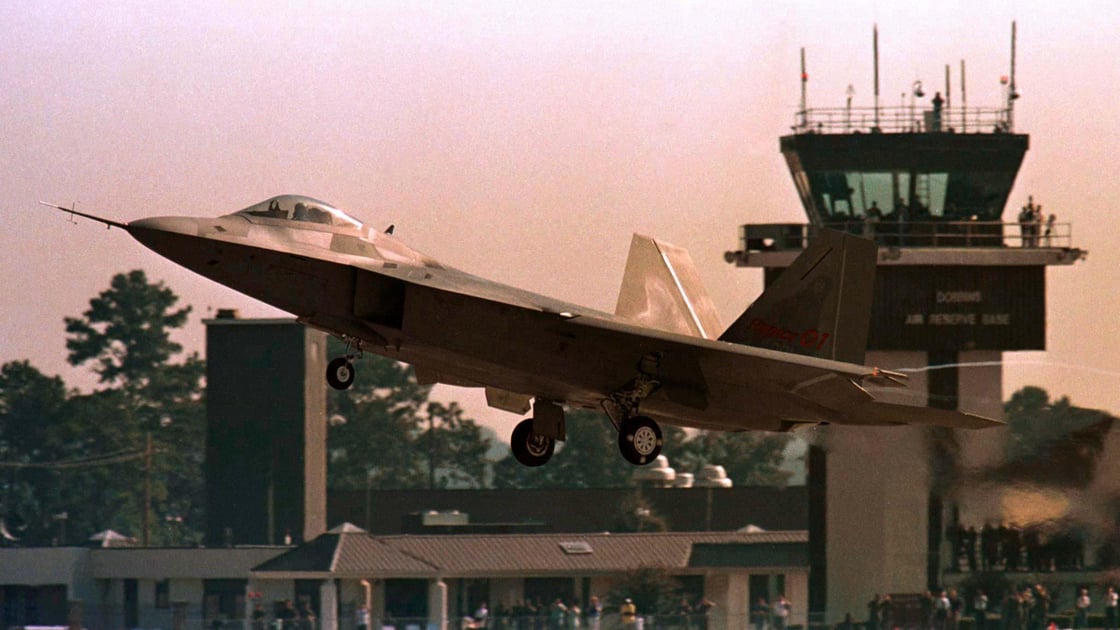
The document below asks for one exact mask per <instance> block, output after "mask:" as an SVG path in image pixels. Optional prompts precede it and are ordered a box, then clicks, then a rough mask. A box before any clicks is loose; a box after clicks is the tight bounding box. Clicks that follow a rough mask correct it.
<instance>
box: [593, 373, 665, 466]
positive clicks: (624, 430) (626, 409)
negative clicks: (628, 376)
mask: <svg viewBox="0 0 1120 630" xmlns="http://www.w3.org/2000/svg"><path fill="white" fill-rule="evenodd" d="M660 364H661V354H660V353H656V352H655V353H650V354H647V355H645V356H643V357H642V360H641V362H640V363H639V364H638V374H637V376H635V377H634V380H633V381H631V382H630V384H629V385H628V386H627V387H625V388H623V389H622V390H620V391H618V392H615V393H614V395H612V396H611V397H610V398H607V399H606V400H604V401H603V402H602V407H603V411H605V412H607V415H608V416H610V419H611V422H613V423H614V426H615V428H616V429H618V450H619V451H621V452H622V457H624V458H625V459H626V461H628V462H630V463H631V464H634V465H635V466H644V465H646V464H648V463H650V462H652V461H653V460H655V459H657V456H658V455H660V454H661V446H662V445H663V444H664V443H665V442H664V440H663V439H662V436H661V427H659V426H658V425H657V423H656V422H654V420H653V418H650V417H648V416H642V415H638V405H640V404H641V402H642V400H644V399H645V398H647V397H649V396H650V395H651V394H652V393H653V392H654V391H656V390H657V388H659V387H660V386H661V383H660V381H658V379H657V378H656V377H655V376H653V374H655V373H656V372H657V370H658V369H659V367H660Z"/></svg>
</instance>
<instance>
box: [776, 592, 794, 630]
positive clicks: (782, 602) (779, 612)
mask: <svg viewBox="0 0 1120 630" xmlns="http://www.w3.org/2000/svg"><path fill="white" fill-rule="evenodd" d="M792 609H793V605H792V604H790V603H789V600H788V599H786V596H785V595H778V601H777V602H774V630H785V628H786V622H788V621H789V613H790V611H791V610H792Z"/></svg>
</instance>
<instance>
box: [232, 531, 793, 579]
mask: <svg viewBox="0 0 1120 630" xmlns="http://www.w3.org/2000/svg"><path fill="white" fill-rule="evenodd" d="M807 544H808V533H807V532H805V531H793V532H754V533H741V532H671V533H648V534H643V533H639V534H609V533H604V534H488V535H481V534H476V535H442V536H372V535H369V534H366V533H364V532H354V533H337V534H332V533H327V534H323V535H321V536H319V537H318V538H316V539H315V540H312V541H310V542H308V543H306V544H304V545H301V546H299V547H297V548H295V549H293V550H291V551H289V552H287V553H285V554H282V555H280V556H278V557H276V558H273V559H272V560H269V561H267V562H265V563H263V564H261V565H259V566H257V567H256V568H254V569H253V574H254V575H255V576H257V577H262V578H267V577H277V578H279V577H293V576H296V575H297V574H299V575H301V576H305V577H312V576H319V577H325V576H328V575H329V576H332V577H363V578H367V577H374V578H385V577H436V576H441V577H472V576H488V577H499V576H503V575H508V576H516V575H535V576H544V575H570V574H579V575H588V574H595V573H618V572H623V571H629V570H633V569H637V568H641V567H651V566H657V567H664V568H667V569H679V570H688V569H694V570H695V569H702V568H704V567H715V566H720V567H723V568H729V567H730V566H733V565H729V564H727V563H726V562H719V563H712V562H709V561H708V558H711V557H713V554H712V552H713V551H714V550H718V548H719V546H721V545H727V546H728V548H729V549H731V548H734V549H735V550H736V555H738V556H740V557H742V558H743V564H742V565H739V566H765V563H766V562H767V561H768V560H767V559H773V560H781V559H788V560H794V561H795V562H796V561H798V559H800V558H802V557H807V553H806V551H807V550H803V551H802V553H784V554H774V553H773V551H774V549H775V548H776V547H789V548H792V549H800V548H804V547H806V546H807ZM694 547H697V548H703V549H704V550H705V552H704V553H703V554H699V555H696V556H695V557H694ZM751 549H757V550H758V551H759V552H760V553H759V554H755V555H757V556H758V557H752V556H751V553H750V550H751ZM715 556H716V557H718V553H717V554H715ZM781 566H787V565H781ZM796 566H805V565H802V564H801V563H800V562H797V564H796Z"/></svg>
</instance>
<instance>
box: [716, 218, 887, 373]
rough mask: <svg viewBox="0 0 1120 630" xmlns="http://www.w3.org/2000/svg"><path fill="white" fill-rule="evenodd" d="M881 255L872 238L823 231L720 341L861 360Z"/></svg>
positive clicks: (821, 356)
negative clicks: (876, 264) (877, 260)
mask: <svg viewBox="0 0 1120 630" xmlns="http://www.w3.org/2000/svg"><path fill="white" fill-rule="evenodd" d="M877 254H878V250H877V248H876V246H875V243H873V242H872V241H870V240H868V239H864V238H859V237H856V236H853V235H851V234H846V233H844V232H837V231H834V230H823V231H822V232H821V234H820V236H818V237H817V238H816V239H814V240H813V241H812V242H811V243H809V247H807V248H806V249H805V251H804V252H802V253H801V255H800V256H798V257H797V258H796V259H795V260H794V261H793V264H791V265H790V266H789V268H787V269H786V270H785V271H783V272H782V273H781V275H780V276H779V277H778V279H777V280H776V281H774V282H773V283H771V284H770V286H769V287H767V288H766V290H765V291H763V292H762V295H760V296H759V297H758V299H757V300H755V302H754V304H751V305H750V307H748V308H747V310H746V311H745V312H744V313H743V314H742V315H741V316H740V317H739V319H737V320H736V321H735V323H734V324H731V326H730V327H729V328H728V329H727V330H726V331H724V333H723V335H721V336H720V341H729V342H732V343H739V344H743V345H748V346H755V347H758V348H772V349H775V350H782V351H784V352H793V353H796V354H804V355H808V356H813V357H820V358H825V359H834V360H836V361H844V362H847V363H860V364H862V363H863V356H864V353H865V352H866V350H867V332H868V328H869V326H870V324H871V294H872V289H873V286H874V284H875V259H876V256H877Z"/></svg>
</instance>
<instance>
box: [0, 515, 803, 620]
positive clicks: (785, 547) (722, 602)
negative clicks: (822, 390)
mask: <svg viewBox="0 0 1120 630" xmlns="http://www.w3.org/2000/svg"><path fill="white" fill-rule="evenodd" d="M808 566H809V559H808V534H807V533H806V532H805V531H790V532H751V533H739V532H669V533H639V534H609V533H596V534H467V535H458V536H437V535H432V536H375V535H371V534H368V533H366V532H365V531H364V530H361V529H359V528H357V527H355V526H353V525H349V524H345V525H342V526H340V527H337V528H335V529H333V530H331V531H329V532H327V533H325V534H322V535H320V536H318V537H316V538H315V539H313V540H310V541H307V542H305V543H303V544H301V545H298V546H296V547H275V546H273V547H229V548H197V549H191V548H141V547H125V548H84V547H63V548H30V549H17V548H7V549H0V610H2V611H3V619H2V620H0V621H2V622H3V623H4V627H13V626H32V625H54V626H62V625H73V626H75V627H78V626H80V627H84V628H88V629H89V630H102V629H104V630H117V629H119V628H162V629H165V630H166V629H171V630H183V629H190V630H194V629H200V628H207V629H210V628H214V627H217V626H221V627H224V628H227V630H232V629H233V628H242V627H246V628H248V627H250V626H253V624H251V623H250V622H249V620H250V619H252V617H253V611H254V610H255V609H257V608H258V606H259V607H260V609H261V611H262V613H263V615H264V617H265V619H266V620H268V621H272V620H274V619H276V618H277V617H283V615H282V614H281V613H280V609H281V608H282V607H283V605H284V604H285V603H286V602H289V601H290V602H292V603H293V607H295V608H297V609H298V608H307V609H309V610H310V611H312V612H313V613H314V615H315V617H316V623H315V624H312V625H310V626H303V625H301V624H295V627H313V626H314V627H317V628H321V629H322V630H340V629H341V630H352V629H353V628H355V627H356V612H357V609H358V608H359V607H360V606H367V610H368V611H369V612H370V617H371V619H370V621H371V627H373V628H382V627H388V626H393V627H395V628H396V629H397V630H407V629H411V628H414V627H415V628H427V629H436V630H448V629H449V628H455V629H458V628H460V627H461V625H460V624H459V623H458V620H461V619H463V618H464V617H468V616H471V615H472V614H473V613H474V612H475V610H476V609H477V607H478V606H479V605H480V604H482V603H484V602H485V603H487V604H489V606H490V609H491V611H492V614H496V613H497V612H498V611H500V610H503V609H508V610H510V611H511V612H512V610H513V607H514V606H515V605H518V604H519V603H521V602H523V601H541V602H543V603H545V604H546V605H547V604H548V603H550V602H552V601H554V600H555V599H561V600H562V601H563V602H565V603H567V604H571V603H576V604H577V605H579V606H581V607H584V608H586V604H587V602H588V600H589V598H590V597H591V596H592V595H598V596H600V597H601V598H602V599H603V603H604V605H605V606H606V605H608V604H610V603H611V602H610V601H609V600H608V595H609V594H611V593H612V592H614V591H616V590H617V587H618V585H620V584H623V583H625V582H626V580H627V579H628V578H629V579H634V575H635V574H636V573H638V572H640V571H641V570H643V569H644V570H647V572H648V570H652V572H653V573H656V574H659V575H661V576H667V577H672V578H674V579H675V580H676V581H677V582H678V583H679V584H680V585H681V587H682V592H683V593H684V594H685V596H686V597H688V598H689V599H690V600H692V601H697V600H701V599H707V600H709V601H710V603H711V604H714V605H713V606H712V607H711V609H710V610H709V611H708V612H707V614H706V615H704V616H703V620H702V621H703V624H704V626H705V627H706V628H707V629H709V630H724V629H726V628H742V627H746V615H747V611H748V604H749V602H750V601H752V600H754V599H757V598H758V597H767V598H775V599H776V598H777V596H778V595H779V594H784V595H785V596H786V598H787V599H789V600H790V601H791V603H792V613H791V616H790V620H789V623H791V624H804V623H805V620H806V610H807V605H808ZM635 595H637V594H635ZM635 599H637V597H635ZM643 612H644V611H639V614H642V613H643ZM617 619H618V616H617V608H613V607H612V608H605V609H604V620H603V624H602V627H603V629H604V630H608V629H609V628H611V627H612V626H613V625H615V624H617ZM511 621H512V620H511ZM650 621H651V622H652V621H654V620H653V619H650ZM678 621H683V620H678ZM215 622H217V623H215ZM263 622H264V620H262V623H261V624H258V625H256V627H258V628H259V627H263ZM673 623H675V625H680V626H681V627H684V626H683V623H682V624H676V622H673ZM465 625H470V624H465ZM659 625H663V624H659ZM491 627H492V628H493V627H496V626H491ZM505 627H508V628H509V629H510V630H514V629H515V628H517V627H519V626H517V625H516V624H512V623H511V624H510V625H508V626H505ZM530 627H532V626H530ZM692 627H700V626H698V625H694V626H692Z"/></svg>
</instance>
